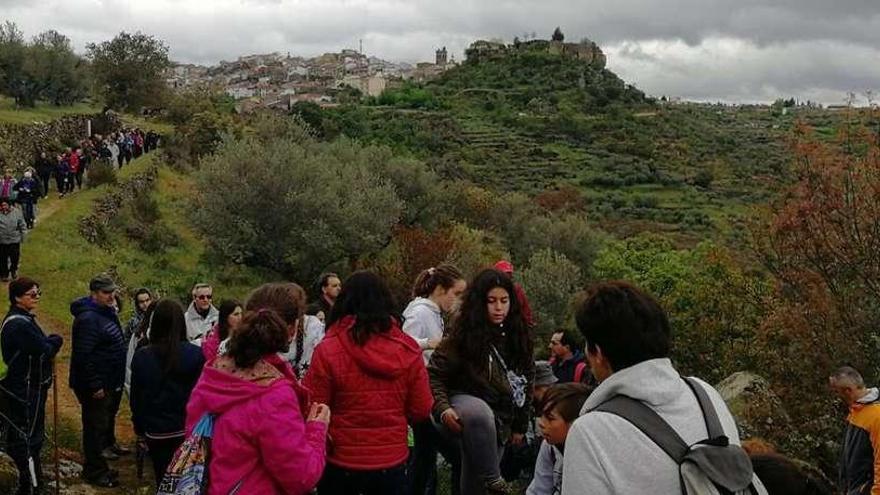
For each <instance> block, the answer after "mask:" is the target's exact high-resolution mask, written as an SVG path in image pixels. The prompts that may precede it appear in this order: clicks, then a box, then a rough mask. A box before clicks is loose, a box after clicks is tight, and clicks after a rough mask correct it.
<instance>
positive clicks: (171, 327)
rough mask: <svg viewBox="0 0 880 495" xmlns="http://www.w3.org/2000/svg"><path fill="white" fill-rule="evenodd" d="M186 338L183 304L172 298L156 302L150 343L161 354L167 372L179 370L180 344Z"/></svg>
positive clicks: (164, 369) (164, 370)
mask: <svg viewBox="0 0 880 495" xmlns="http://www.w3.org/2000/svg"><path fill="white" fill-rule="evenodd" d="M185 340H186V320H185V319H184V316H183V306H181V305H180V303H178V302H177V301H174V300H172V299H162V300H161V301H159V302H158V303H157V304H156V307H155V309H154V310H153V314H152V323H151V325H150V345H151V346H152V347H153V348H154V349H155V350H156V353H157V354H158V355H159V361H160V362H161V363H162V370H163V372H164V373H165V374H169V373H173V372H175V371H177V368H178V366H179V362H180V352H179V351H180V345H181V343H183V342H184V341H185Z"/></svg>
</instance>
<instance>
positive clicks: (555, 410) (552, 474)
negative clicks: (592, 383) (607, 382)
mask: <svg viewBox="0 0 880 495" xmlns="http://www.w3.org/2000/svg"><path fill="white" fill-rule="evenodd" d="M589 395H590V389H589V388H588V387H587V386H586V385H583V384H581V383H557V384H556V385H551V386H550V388H549V389H547V392H546V393H545V394H544V396H543V399H542V400H541V403H540V404H539V406H538V409H539V411H540V412H541V416H540V418H539V419H538V426H539V428H540V429H541V436H542V437H543V439H544V441H543V442H541V447H540V449H539V450H538V459H537V461H536V463H535V476H534V477H533V478H532V482H531V483H530V484H529V487H528V489H527V490H526V495H560V494H561V493H562V459H563V457H562V456H563V452H564V451H565V439H566V437H568V430H569V429H570V428H571V424H572V423H573V422H574V420H576V419H577V418H578V415H579V414H580V412H581V407H583V406H584V401H586V400H587V397H588V396H589Z"/></svg>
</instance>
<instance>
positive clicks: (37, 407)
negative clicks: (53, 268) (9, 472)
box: [0, 277, 63, 495]
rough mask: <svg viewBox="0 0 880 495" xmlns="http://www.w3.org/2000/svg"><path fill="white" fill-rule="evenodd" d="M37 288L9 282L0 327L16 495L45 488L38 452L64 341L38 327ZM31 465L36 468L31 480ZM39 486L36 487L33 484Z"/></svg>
mask: <svg viewBox="0 0 880 495" xmlns="http://www.w3.org/2000/svg"><path fill="white" fill-rule="evenodd" d="M41 295H42V293H41V292H40V285H39V284H38V283H37V282H36V281H35V280H32V279H29V278H26V277H21V278H17V279H15V280H13V281H12V282H10V283H9V302H10V308H9V313H7V314H6V318H4V319H3V324H2V327H0V348H2V352H3V362H4V363H6V366H7V369H6V376H5V377H3V379H0V391H2V393H0V397H2V403H3V414H4V415H5V416H6V418H7V419H8V421H9V422H10V424H9V427H10V428H9V441H8V451H9V456H10V457H12V459H13V460H14V461H15V465H16V467H17V468H18V491H17V492H16V494H17V495H27V494H31V493H39V491H40V489H41V488H42V486H43V480H42V469H41V462H40V451H41V450H42V448H43V437H44V433H45V426H46V397H47V396H48V393H47V392H48V390H49V387H50V386H51V385H52V362H53V359H54V357H55V355H56V354H58V350H59V349H61V345H62V343H63V340H62V338H61V336H60V335H54V334H53V335H49V336H48V337H47V336H46V334H44V333H43V330H42V329H41V328H40V326H39V325H38V324H37V320H36V317H35V316H34V314H33V311H34V310H35V309H36V307H37V305H38V304H39V302H40V297H41ZM29 461H30V462H33V464H34V476H35V479H33V480H32V479H31V475H30V469H29ZM34 482H35V483H36V485H37V487H36V488H34V486H33V483H34Z"/></svg>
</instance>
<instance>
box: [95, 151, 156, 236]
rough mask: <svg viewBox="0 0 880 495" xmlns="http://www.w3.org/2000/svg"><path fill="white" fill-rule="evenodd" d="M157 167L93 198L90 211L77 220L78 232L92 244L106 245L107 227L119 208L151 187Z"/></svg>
mask: <svg viewBox="0 0 880 495" xmlns="http://www.w3.org/2000/svg"><path fill="white" fill-rule="evenodd" d="M158 176H159V168H158V167H157V166H155V165H153V166H151V167H150V168H149V169H147V170H146V171H145V172H142V173H139V174H137V175H134V176H132V177H131V178H129V179H128V180H126V181H125V182H122V183H120V184H119V185H118V186H114V187H113V188H112V189H111V190H110V192H108V193H107V194H105V195H104V196H102V197H101V198H100V199H97V200H95V204H94V206H93V207H92V213H91V214H89V215H88V216H86V217H83V218H81V219H80V220H79V233H80V234H81V235H82V236H83V237H85V238H86V240H87V241H89V242H91V243H92V244H97V245H99V246H102V247H106V246H107V228H108V227H109V225H110V221H111V220H113V218H114V217H115V216H116V215H118V214H119V210H120V209H121V208H122V207H123V206H125V204H127V203H128V202H129V201H132V200H133V199H134V198H135V197H136V196H137V195H138V192H140V191H145V190H149V189H151V188H152V187H153V185H154V183H155V181H156V177H158Z"/></svg>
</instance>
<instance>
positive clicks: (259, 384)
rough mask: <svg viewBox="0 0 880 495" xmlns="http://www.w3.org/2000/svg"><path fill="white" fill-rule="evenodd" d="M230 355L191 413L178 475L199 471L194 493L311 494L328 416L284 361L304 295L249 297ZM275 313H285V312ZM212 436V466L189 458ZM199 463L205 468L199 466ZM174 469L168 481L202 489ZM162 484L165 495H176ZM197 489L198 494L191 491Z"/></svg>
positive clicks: (207, 377)
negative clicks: (187, 455)
mask: <svg viewBox="0 0 880 495" xmlns="http://www.w3.org/2000/svg"><path fill="white" fill-rule="evenodd" d="M245 307H246V311H245V314H244V317H243V318H242V321H241V323H240V324H239V325H238V327H237V328H236V329H235V332H233V333H232V336H231V338H230V339H229V345H228V349H227V352H226V354H223V355H220V356H218V357H217V358H216V359H215V360H214V361H212V362H210V363H208V364H207V365H206V366H205V368H204V370H203V371H202V377H201V379H200V380H199V382H198V384H196V387H195V389H194V390H193V392H192V395H191V396H190V400H189V404H188V405H187V408H186V412H187V414H186V431H187V435H188V438H187V440H186V441H185V442H184V444H183V446H182V447H181V449H180V450H179V451H178V454H177V456H178V460H179V461H181V462H179V463H177V464H178V465H177V466H176V467H177V468H181V465H184V467H186V466H185V465H186V464H189V466H190V467H191V468H192V470H191V472H192V473H199V472H200V471H199V470H200V469H201V468H206V472H202V473H203V474H204V475H205V476H207V479H208V484H207V487H203V489H197V490H193V491H188V492H187V493H194V494H211V495H213V494H217V495H220V494H222V495H227V494H229V493H240V494H251V493H253V494H279V495H281V494H288V495H303V494H305V493H308V492H309V491H311V490H312V489H313V488H314V487H315V485H316V484H317V483H318V480H319V479H320V477H321V473H322V472H323V471H324V464H325V456H326V442H327V424H328V423H329V421H330V410H329V408H328V407H327V406H326V405H324V404H319V403H316V402H312V401H311V400H310V397H309V392H308V390H306V389H305V388H303V387H301V386H300V385H299V382H298V381H297V379H296V376H295V375H294V373H293V370H292V369H291V368H290V365H288V364H287V362H286V361H284V360H283V359H282V358H281V357H280V356H279V355H278V353H279V352H285V351H287V350H288V348H289V346H290V341H291V340H292V339H293V338H294V337H295V336H296V333H297V331H299V328H298V325H299V321H300V315H302V313H303V311H304V310H305V292H304V291H303V290H302V288H300V287H299V286H298V285H296V284H292V283H275V284H264V285H263V286H261V287H259V288H257V289H256V290H254V292H252V293H251V295H250V297H249V298H248V301H247V303H246V305H245ZM276 307H281V308H283V309H282V311H281V312H279V311H278V310H276V309H275V308H276ZM208 433H210V435H211V442H210V451H208V450H207V447H206V446H205V450H203V452H204V453H205V454H209V456H210V457H209V462H208V465H207V466H204V464H203V463H204V462H205V461H204V459H201V460H200V457H199V456H195V457H190V458H188V459H189V462H188V463H187V462H183V460H184V459H182V458H180V456H181V453H182V452H186V451H190V452H193V450H192V449H189V447H191V446H192V445H193V444H194V441H195V440H196V437H197V436H198V435H206V434H208ZM199 462H201V463H202V465H199V464H198V463H199ZM172 466H175V463H174V462H173V463H172ZM172 471H173V470H172V468H171V467H169V469H168V473H166V477H165V481H171V480H173V479H175V477H176V479H177V480H178V481H179V482H181V483H189V482H200V481H201V479H202V475H201V474H199V475H198V478H199V479H194V478H192V477H189V476H183V475H182V473H181V472H180V471H177V472H172ZM165 481H163V485H160V493H177V492H174V491H172V490H171V489H170V488H172V487H170V486H166V485H165ZM192 488H198V487H192Z"/></svg>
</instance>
